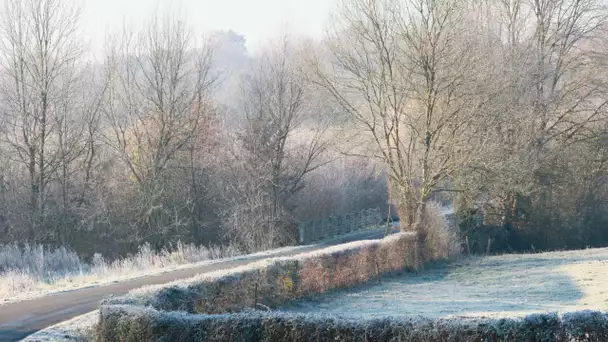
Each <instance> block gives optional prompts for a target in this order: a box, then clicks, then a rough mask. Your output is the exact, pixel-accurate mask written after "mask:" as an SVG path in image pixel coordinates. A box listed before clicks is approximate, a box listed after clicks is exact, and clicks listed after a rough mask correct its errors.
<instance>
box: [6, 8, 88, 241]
mask: <svg viewBox="0 0 608 342" xmlns="http://www.w3.org/2000/svg"><path fill="white" fill-rule="evenodd" d="M3 5H4V8H3V12H2V21H1V29H2V32H3V35H2V37H3V39H2V44H1V48H2V56H1V58H2V65H3V69H4V70H3V71H4V75H3V76H4V77H3V82H2V89H1V91H2V104H3V112H4V119H5V121H4V131H3V143H4V144H5V145H7V146H8V147H9V149H10V152H9V155H10V156H11V157H12V159H13V160H14V161H16V162H17V163H20V164H21V165H22V166H23V167H24V170H25V172H26V173H27V174H28V178H29V179H28V181H29V191H28V192H29V209H30V216H29V221H30V222H29V233H28V237H29V238H30V239H34V238H36V237H40V236H41V235H42V234H44V232H41V231H39V228H40V227H41V226H42V225H44V222H45V220H46V216H47V210H46V209H47V208H46V206H47V201H48V187H49V184H50V182H51V181H52V180H53V177H54V175H55V174H56V172H57V170H58V168H60V165H62V161H64V162H65V161H66V158H72V157H68V154H71V153H72V151H73V149H74V148H76V149H77V147H75V146H66V143H68V142H67V141H66V140H65V139H66V135H64V134H63V133H67V132H66V127H67V125H68V122H67V116H66V114H65V112H64V111H63V109H65V106H64V104H65V103H66V101H71V99H70V98H71V96H72V95H73V94H72V87H71V85H70V84H72V83H73V82H75V81H76V80H77V78H78V72H77V70H78V68H79V67H78V62H79V60H78V59H79V58H80V57H81V56H82V53H83V49H82V45H81V44H80V40H79V35H78V26H77V25H78V22H79V16H80V11H79V8H78V7H77V6H76V5H75V4H74V3H72V2H69V1H68V2H66V1H59V0H27V1H16V0H15V1H13V0H7V1H4V2H3ZM71 114H74V113H71ZM72 143H73V141H72ZM66 148H69V149H70V151H69V152H68V151H67V150H66ZM64 165H65V163H64Z"/></svg>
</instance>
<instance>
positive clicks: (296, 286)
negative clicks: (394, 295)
mask: <svg viewBox="0 0 608 342" xmlns="http://www.w3.org/2000/svg"><path fill="white" fill-rule="evenodd" d="M415 240H416V239H415V235H414V234H408V233H401V234H396V235H393V236H390V237H387V238H385V239H381V240H367V241H359V242H354V243H349V244H344V245H339V246H334V247H328V248H325V249H322V250H319V251H315V252H310V253H304V254H301V255H297V256H294V257H286V258H275V259H269V260H265V261H262V262H257V263H254V264H252V265H247V266H243V267H238V268H234V269H231V270H224V271H218V272H213V273H209V274H205V275H201V276H199V277H195V278H191V279H189V280H185V281H179V282H174V283H170V284H167V285H161V286H154V287H148V288H144V289H140V290H135V291H132V292H130V293H129V294H128V295H126V296H124V297H119V298H112V299H109V300H106V301H104V303H103V304H105V305H122V304H131V305H138V306H151V307H153V308H155V309H158V310H163V311H185V312H189V313H205V314H219V313H232V312H240V311H243V310H245V309H247V308H259V307H262V306H264V307H270V308H276V307H278V306H280V305H282V304H284V303H286V302H288V301H291V300H294V299H299V298H302V297H306V296H310V295H314V294H319V293H323V292H326V291H330V290H334V289H340V288H347V287H351V286H356V285H359V284H361V283H365V282H368V281H370V280H373V279H379V278H380V277H381V276H382V275H384V274H387V273H391V272H395V271H400V270H404V269H408V268H409V269H412V268H414V267H415V257H414V251H415V248H414V247H415Z"/></svg>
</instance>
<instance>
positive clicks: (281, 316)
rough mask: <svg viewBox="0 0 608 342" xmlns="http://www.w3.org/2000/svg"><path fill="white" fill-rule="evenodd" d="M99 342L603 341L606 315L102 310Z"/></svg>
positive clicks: (607, 327) (607, 325)
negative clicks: (434, 316)
mask: <svg viewBox="0 0 608 342" xmlns="http://www.w3.org/2000/svg"><path fill="white" fill-rule="evenodd" d="M100 318H101V319H100V321H101V324H100V327H99V336H98V337H99V340H100V341H124V342H128V341H203V340H204V341H294V342H296V341H362V342H363V341H404V342H405V341H454V342H460V341H557V342H561V341H564V342H565V341H569V342H572V341H589V342H595V341H597V342H600V341H606V338H607V337H608V314H606V313H600V312H591V311H585V312H577V313H569V314H565V315H562V316H560V315H557V314H555V313H547V314H534V315H530V316H526V317H523V318H510V319H467V318H449V319H447V318H446V319H438V320H430V319H407V318H399V319H391V318H385V319H373V320H356V321H355V320H352V319H343V318H339V317H334V316H328V315H321V314H317V315H304V314H291V313H283V312H260V311H251V312H246V313H238V314H223V315H188V314H184V313H179V312H159V311H156V310H154V309H151V308H141V307H133V306H105V307H103V308H102V310H101V312H100Z"/></svg>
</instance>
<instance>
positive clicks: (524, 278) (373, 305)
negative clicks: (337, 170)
mask: <svg viewBox="0 0 608 342" xmlns="http://www.w3.org/2000/svg"><path fill="white" fill-rule="evenodd" d="M607 284H608V249H605V248H604V249H588V250H582V251H569V252H553V253H542V254H527V255H516V254H513V255H503V256H492V257H475V258H469V259H463V260H461V261H458V262H455V263H452V264H445V265H437V266H434V267H429V268H428V269H427V270H426V271H425V272H423V273H422V274H421V275H418V276H415V275H413V274H406V275H403V276H397V277H389V278H385V279H383V280H382V283H381V284H375V285H371V284H370V285H366V286H364V287H359V288H357V289H351V290H345V291H340V292H335V293H332V294H328V295H324V296H320V297H318V298H315V299H313V300H308V301H302V302H297V303H295V304H294V305H292V306H290V307H288V308H285V311H290V312H306V313H312V312H319V313H327V314H332V315H336V316H341V317H345V318H375V317H385V316H392V317H417V316H424V317H427V318H441V317H451V316H466V317H505V316H523V315H526V314H530V313H541V312H555V311H557V312H567V311H577V310H586V309H589V310H607V309H608V285H607Z"/></svg>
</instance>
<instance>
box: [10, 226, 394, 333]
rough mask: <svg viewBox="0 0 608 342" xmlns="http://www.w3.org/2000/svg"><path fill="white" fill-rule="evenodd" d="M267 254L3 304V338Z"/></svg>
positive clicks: (370, 236) (301, 250)
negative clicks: (112, 297) (138, 291)
mask: <svg viewBox="0 0 608 342" xmlns="http://www.w3.org/2000/svg"><path fill="white" fill-rule="evenodd" d="M379 237H382V232H381V231H369V234H367V233H366V234H365V235H363V236H362V235H359V236H355V237H353V238H352V239H343V240H334V241H332V244H339V243H345V242H348V241H352V240H365V239H375V238H379ZM327 245H328V244H319V245H314V246H310V247H305V248H299V249H297V250H296V251H286V252H284V253H278V254H275V255H273V256H272V257H280V256H291V255H297V254H301V253H306V252H310V251H313V250H318V249H322V248H325V247H327ZM265 258H268V256H265V255H263V256H259V257H251V258H247V259H244V260H231V261H225V262H217V263H214V264H209V265H204V266H200V267H195V268H189V269H180V270H175V271H171V272H168V273H164V274H159V275H154V276H147V277H142V278H137V279H132V280H127V281H123V282H119V283H114V284H110V285H105V286H97V287H89V288H83V289H79V290H74V291H68V292H60V293H56V294H52V295H48V296H45V297H41V298H36V299H32V300H26V301H22V302H17V303H12V304H5V305H2V306H0V341H17V340H20V339H22V338H25V337H27V336H28V335H30V334H33V333H35V332H36V331H38V330H41V329H44V328H46V327H48V326H51V325H55V324H57V323H60V322H63V321H66V320H69V319H71V318H74V317H76V316H79V315H82V314H85V313H88V312H90V311H93V310H95V309H97V308H98V307H99V302H100V301H101V300H102V299H103V298H105V297H107V296H110V295H123V294H125V293H127V292H129V291H130V290H133V289H136V288H139V287H142V286H145V285H155V284H164V283H168V282H171V281H174V280H179V279H184V278H189V277H193V276H195V275H197V274H201V273H206V272H211V271H216V270H220V269H226V268H232V267H236V266H242V265H247V264H251V263H253V262H256V261H259V260H262V259H265Z"/></svg>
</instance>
